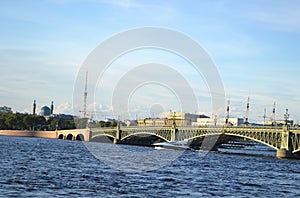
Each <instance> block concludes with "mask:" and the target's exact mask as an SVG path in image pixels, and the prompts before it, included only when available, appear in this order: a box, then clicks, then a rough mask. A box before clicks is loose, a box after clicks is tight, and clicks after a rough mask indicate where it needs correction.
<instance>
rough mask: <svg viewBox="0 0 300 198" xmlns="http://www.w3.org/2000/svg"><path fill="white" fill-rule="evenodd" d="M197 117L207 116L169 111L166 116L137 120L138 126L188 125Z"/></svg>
mask: <svg viewBox="0 0 300 198" xmlns="http://www.w3.org/2000/svg"><path fill="white" fill-rule="evenodd" d="M198 118H208V116H206V115H203V114H202V115H200V114H191V113H169V114H168V117H167V118H145V119H139V120H138V123H137V124H138V126H172V125H173V123H174V122H175V124H176V126H190V125H192V123H193V122H197V119H198Z"/></svg>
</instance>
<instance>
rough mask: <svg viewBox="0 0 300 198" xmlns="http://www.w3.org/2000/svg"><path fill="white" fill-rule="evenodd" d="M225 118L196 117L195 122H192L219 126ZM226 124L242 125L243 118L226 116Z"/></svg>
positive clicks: (196, 124)
mask: <svg viewBox="0 0 300 198" xmlns="http://www.w3.org/2000/svg"><path fill="white" fill-rule="evenodd" d="M225 121H226V119H225V118H219V119H215V118H209V117H208V118H198V119H197V121H196V122H193V123H192V125H193V126H220V125H224V124H225ZM228 124H229V125H231V126H242V125H243V124H244V119H243V118H228Z"/></svg>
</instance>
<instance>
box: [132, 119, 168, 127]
mask: <svg viewBox="0 0 300 198" xmlns="http://www.w3.org/2000/svg"><path fill="white" fill-rule="evenodd" d="M166 124H167V118H145V119H139V120H138V122H137V125H138V126H165V125H166Z"/></svg>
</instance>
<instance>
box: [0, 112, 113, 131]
mask: <svg viewBox="0 0 300 198" xmlns="http://www.w3.org/2000/svg"><path fill="white" fill-rule="evenodd" d="M88 126H89V127H115V126H117V122H116V121H113V122H104V121H100V122H97V121H93V122H89V121H88V118H79V119H76V121H75V120H74V119H65V118H57V117H49V118H48V119H46V118H45V117H44V116H38V115H32V114H27V113H18V112H17V113H12V112H2V113H0V130H31V131H54V130H64V129H75V128H86V127H88Z"/></svg>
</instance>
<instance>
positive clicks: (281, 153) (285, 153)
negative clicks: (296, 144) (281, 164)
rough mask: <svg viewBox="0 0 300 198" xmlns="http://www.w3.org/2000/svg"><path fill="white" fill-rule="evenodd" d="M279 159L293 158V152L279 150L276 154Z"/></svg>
mask: <svg viewBox="0 0 300 198" xmlns="http://www.w3.org/2000/svg"><path fill="white" fill-rule="evenodd" d="M276 157H277V158H290V157H292V152H291V151H289V150H286V149H278V150H277V152H276Z"/></svg>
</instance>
